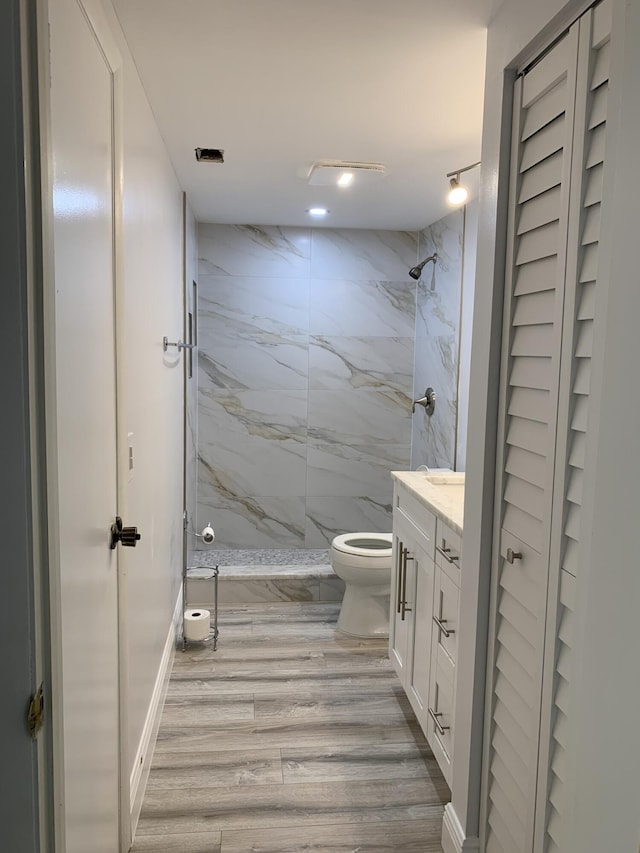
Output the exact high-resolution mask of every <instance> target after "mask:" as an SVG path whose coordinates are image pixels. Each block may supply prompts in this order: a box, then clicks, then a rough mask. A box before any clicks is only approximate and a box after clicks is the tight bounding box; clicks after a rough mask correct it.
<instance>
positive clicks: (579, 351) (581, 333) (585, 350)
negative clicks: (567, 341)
mask: <svg viewBox="0 0 640 853" xmlns="http://www.w3.org/2000/svg"><path fill="white" fill-rule="evenodd" d="M576 327H577V330H578V340H577V343H576V350H575V357H576V358H589V359H590V358H591V354H592V353H593V320H583V321H582V322H579V323H577V324H576Z"/></svg>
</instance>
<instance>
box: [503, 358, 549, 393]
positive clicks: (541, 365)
mask: <svg viewBox="0 0 640 853" xmlns="http://www.w3.org/2000/svg"><path fill="white" fill-rule="evenodd" d="M552 369H553V365H552V364H551V359H550V358H529V357H527V356H518V358H517V359H514V364H513V365H512V368H511V376H510V377H509V384H510V385H512V386H518V387H520V388H535V389H537V390H542V391H548V390H549V389H550V388H551V382H552Z"/></svg>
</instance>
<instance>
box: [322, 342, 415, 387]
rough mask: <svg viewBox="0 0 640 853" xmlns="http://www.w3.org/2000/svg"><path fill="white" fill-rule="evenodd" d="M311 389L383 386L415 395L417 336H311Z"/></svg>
mask: <svg viewBox="0 0 640 853" xmlns="http://www.w3.org/2000/svg"><path fill="white" fill-rule="evenodd" d="M309 388H310V389H312V390H314V391H316V390H334V389H335V390H343V391H349V390H355V389H358V388H381V389H392V390H394V391H396V392H399V393H401V394H411V392H412V388H413V338H410V337H407V338H382V337H379V338H375V337H371V338H370V337H345V336H341V337H332V336H328V337H322V336H314V337H311V338H310V339H309Z"/></svg>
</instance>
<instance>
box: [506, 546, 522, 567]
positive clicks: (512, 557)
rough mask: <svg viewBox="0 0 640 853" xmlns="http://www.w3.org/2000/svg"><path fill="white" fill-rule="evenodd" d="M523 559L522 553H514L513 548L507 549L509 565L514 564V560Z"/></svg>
mask: <svg viewBox="0 0 640 853" xmlns="http://www.w3.org/2000/svg"><path fill="white" fill-rule="evenodd" d="M521 559H522V552H521V551H514V550H513V548H507V563H512V564H513V562H514V560H521Z"/></svg>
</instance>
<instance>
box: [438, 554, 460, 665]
mask: <svg viewBox="0 0 640 853" xmlns="http://www.w3.org/2000/svg"><path fill="white" fill-rule="evenodd" d="M459 598H460V591H459V589H458V587H457V586H456V585H455V583H454V582H453V581H452V580H451V578H450V577H449V576H448V575H447V574H445V573H444V571H443V570H442V568H441V567H440V566H438V567H437V569H436V576H435V590H434V597H433V641H432V642H433V648H434V649H436V648H437V647H438V646H440V647H441V648H442V649H443V651H444V653H445V654H447V655H448V656H449V657H450V658H451V661H452V662H453V663H454V664H455V663H456V662H457V660H458V610H459V607H458V605H459Z"/></svg>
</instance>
